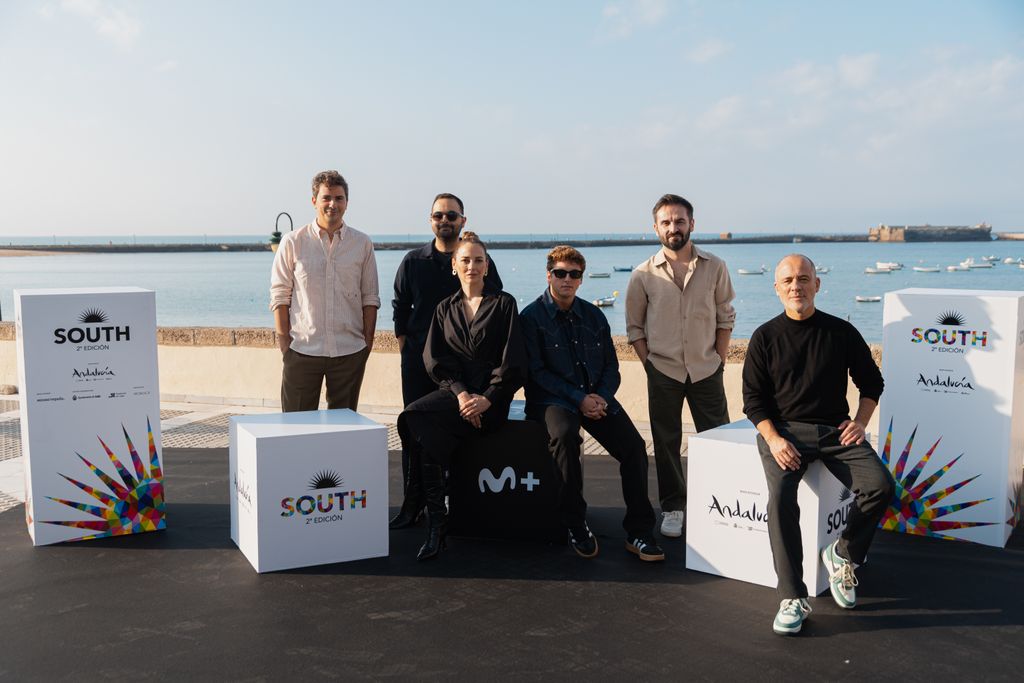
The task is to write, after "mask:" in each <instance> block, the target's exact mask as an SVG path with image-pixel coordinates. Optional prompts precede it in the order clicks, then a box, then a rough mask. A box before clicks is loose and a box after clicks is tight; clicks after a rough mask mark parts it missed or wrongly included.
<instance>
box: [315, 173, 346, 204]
mask: <svg viewBox="0 0 1024 683" xmlns="http://www.w3.org/2000/svg"><path fill="white" fill-rule="evenodd" d="M321 185H326V186H327V187H335V186H336V185H341V186H342V187H343V188H345V199H348V183H346V182H345V179H344V178H343V177H341V174H340V173H338V172H337V171H320V172H319V173H317V174H316V175H315V176H313V197H314V198H316V196H317V195H318V194H320V186H321Z"/></svg>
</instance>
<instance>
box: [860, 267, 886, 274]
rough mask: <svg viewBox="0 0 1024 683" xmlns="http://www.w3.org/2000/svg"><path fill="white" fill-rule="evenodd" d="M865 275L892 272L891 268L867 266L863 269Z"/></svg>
mask: <svg viewBox="0 0 1024 683" xmlns="http://www.w3.org/2000/svg"><path fill="white" fill-rule="evenodd" d="M864 274H865V275H890V274H892V269H891V268H872V267H871V266H868V267H867V268H865V269H864Z"/></svg>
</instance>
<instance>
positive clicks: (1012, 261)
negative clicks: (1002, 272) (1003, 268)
mask: <svg viewBox="0 0 1024 683" xmlns="http://www.w3.org/2000/svg"><path fill="white" fill-rule="evenodd" d="M1003 263H1006V264H1010V263H1020V261H1018V260H1017V259H1015V258H1013V257H1012V256H1007V257H1006V258H1004V259H1003Z"/></svg>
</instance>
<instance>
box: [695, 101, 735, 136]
mask: <svg viewBox="0 0 1024 683" xmlns="http://www.w3.org/2000/svg"><path fill="white" fill-rule="evenodd" d="M742 105H743V98H741V97H740V96H739V95H733V96H731V97H725V98H722V99H720V100H718V101H717V102H715V103H714V104H713V105H711V107H710V108H709V109H708V110H707V111H705V112H704V113H703V114H701V115H700V116H699V117H698V118H697V127H698V128H699V129H701V130H703V131H715V130H721V129H723V128H727V127H728V126H730V125H732V124H733V123H734V122H735V121H736V120H737V118H738V117H739V114H740V109H741V107H742Z"/></svg>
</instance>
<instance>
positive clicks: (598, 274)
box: [590, 273, 612, 277]
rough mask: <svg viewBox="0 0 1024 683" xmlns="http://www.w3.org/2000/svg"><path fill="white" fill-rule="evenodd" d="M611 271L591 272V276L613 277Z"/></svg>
mask: <svg viewBox="0 0 1024 683" xmlns="http://www.w3.org/2000/svg"><path fill="white" fill-rule="evenodd" d="M611 276H612V274H611V273H591V274H590V277H611Z"/></svg>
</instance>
